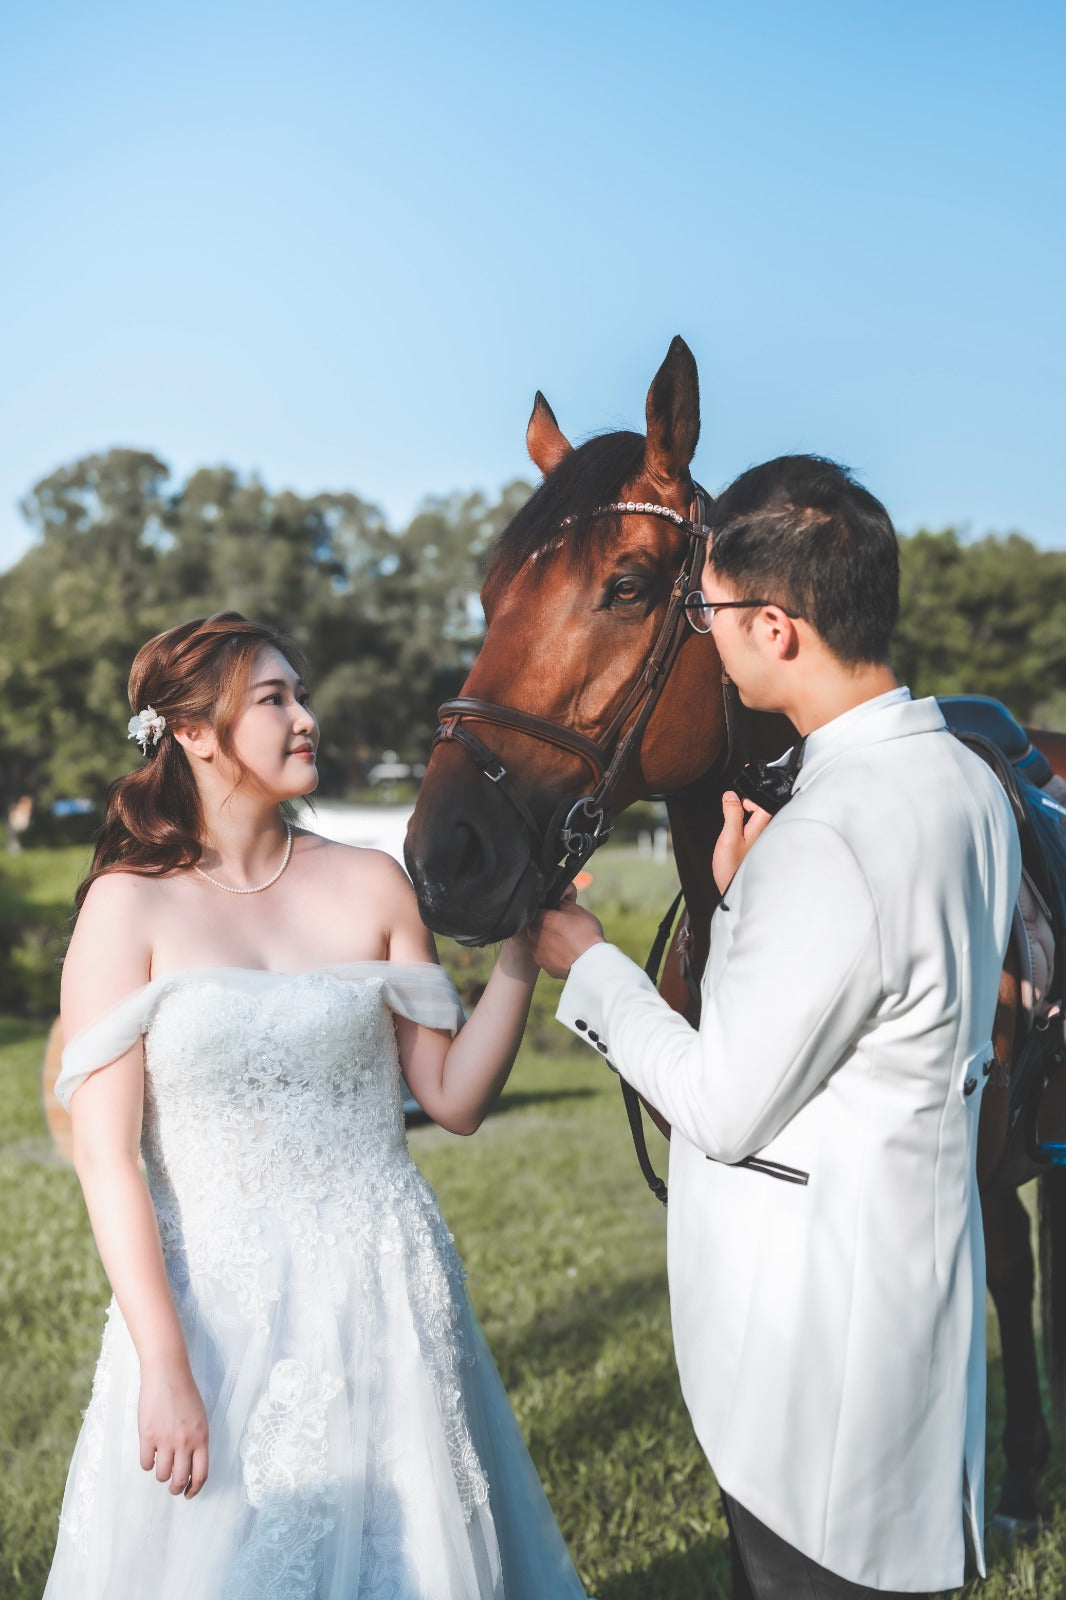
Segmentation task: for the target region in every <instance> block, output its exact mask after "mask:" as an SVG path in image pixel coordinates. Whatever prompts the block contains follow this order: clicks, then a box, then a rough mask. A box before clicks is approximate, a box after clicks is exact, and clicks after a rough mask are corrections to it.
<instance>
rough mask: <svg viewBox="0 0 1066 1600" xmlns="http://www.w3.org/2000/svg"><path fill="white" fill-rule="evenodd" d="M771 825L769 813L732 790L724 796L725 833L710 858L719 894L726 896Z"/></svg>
mask: <svg viewBox="0 0 1066 1600" xmlns="http://www.w3.org/2000/svg"><path fill="white" fill-rule="evenodd" d="M769 821H770V813H769V811H763V810H762V808H761V807H759V806H756V805H752V803H751V801H750V800H748V801H743V800H741V798H740V796H739V795H738V794H737V793H736V791H735V790H733V789H727V790H726V792H725V794H724V795H723V796H722V831H721V833H720V834H719V835H718V843H717V844H716V845H715V847H714V855H713V856H712V857H711V874H712V876H713V878H714V881H715V883H716V884H717V885H718V892H719V894H725V892H726V890H727V889H728V888H729V885H730V884H731V883H732V881H733V878H734V876H735V874H736V870H737V868H738V867H739V866H740V863H741V862H742V861H743V859H744V857H745V856H746V855H747V853H748V851H749V850H750V849H751V847H752V845H753V844H754V843H755V841H756V839H757V838H758V837H759V835H760V833H762V831H763V829H764V828H765V827H766V824H767V823H768V822H769Z"/></svg>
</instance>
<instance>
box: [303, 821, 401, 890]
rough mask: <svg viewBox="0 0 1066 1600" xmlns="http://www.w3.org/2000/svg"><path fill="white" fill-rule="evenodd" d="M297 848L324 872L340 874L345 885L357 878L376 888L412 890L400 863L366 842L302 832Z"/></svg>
mask: <svg viewBox="0 0 1066 1600" xmlns="http://www.w3.org/2000/svg"><path fill="white" fill-rule="evenodd" d="M301 849H302V850H304V851H306V852H307V854H308V857H309V859H312V860H314V863H315V865H316V867H317V868H318V869H319V870H321V871H323V872H327V873H331V874H332V873H336V874H338V875H340V876H342V877H343V879H344V882H345V883H346V884H350V883H351V882H352V881H353V880H355V879H361V880H362V881H363V882H364V884H370V883H373V884H374V885H376V886H377V887H380V888H384V887H386V886H392V888H393V889H394V890H396V891H397V892H401V893H402V892H403V890H405V889H406V891H407V892H408V893H412V892H413V891H412V890H411V880H410V879H409V878H408V876H407V874H406V872H405V871H404V870H403V868H402V867H401V865H400V863H399V862H398V861H396V860H394V858H393V857H392V856H390V855H389V854H388V852H387V851H385V850H374V849H371V848H370V847H369V846H367V845H360V844H340V843H339V842H338V841H337V840H336V839H322V838H320V837H319V836H318V835H317V834H304V835H303V836H302V840H301Z"/></svg>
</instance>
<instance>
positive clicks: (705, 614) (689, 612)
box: [685, 589, 799, 633]
mask: <svg viewBox="0 0 1066 1600" xmlns="http://www.w3.org/2000/svg"><path fill="white" fill-rule="evenodd" d="M772 605H777V602H776V600H705V599H704V598H703V594H702V593H701V591H700V590H699V589H692V590H690V591H689V593H688V594H687V595H686V596H685V616H686V617H687V618H688V620H689V622H690V623H691V624H692V626H693V628H694V629H695V630H696V632H697V633H710V631H711V623H712V622H713V621H714V614H715V612H716V611H740V610H741V609H742V608H744V607H752V606H772ZM777 609H778V610H779V611H785V608H784V606H778V607H777ZM798 615H799V613H798V612H796V611H785V616H786V617H795V616H798Z"/></svg>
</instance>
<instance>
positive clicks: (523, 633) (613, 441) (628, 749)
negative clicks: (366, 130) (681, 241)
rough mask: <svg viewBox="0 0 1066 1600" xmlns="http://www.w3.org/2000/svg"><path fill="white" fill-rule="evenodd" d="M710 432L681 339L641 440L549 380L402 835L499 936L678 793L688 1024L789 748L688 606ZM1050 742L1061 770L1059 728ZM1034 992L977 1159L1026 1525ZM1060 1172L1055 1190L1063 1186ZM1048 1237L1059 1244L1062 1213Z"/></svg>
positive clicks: (1005, 1027)
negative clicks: (1015, 1067)
mask: <svg viewBox="0 0 1066 1600" xmlns="http://www.w3.org/2000/svg"><path fill="white" fill-rule="evenodd" d="M698 436H699V387H698V377H697V372H696V364H695V361H694V360H693V357H692V354H691V352H690V351H689V349H688V347H687V346H686V345H685V343H684V341H683V340H681V339H679V338H677V339H675V340H674V341H673V343H672V344H671V346H670V350H669V353H668V354H667V357H666V359H665V361H664V362H663V365H662V366H661V367H660V369H659V371H658V372H657V373H656V375H655V378H654V380H653V381H652V384H651V388H650V389H649V391H648V397H647V435H646V437H645V436H644V435H641V434H636V433H610V434H605V435H602V436H600V437H597V438H593V439H591V440H589V441H588V442H587V443H585V444H583V445H581V446H580V447H578V448H577V449H574V448H572V447H571V445H570V444H569V442H568V441H567V439H566V438H565V436H564V435H563V433H562V432H561V431H560V429H559V426H558V424H557V422H556V420H555V417H554V415H553V413H552V411H551V408H550V407H549V406H548V404H547V402H546V401H545V400H544V398H543V396H542V395H540V394H539V393H538V395H537V397H536V401H535V404H534V407H533V414H532V416H531V418H530V421H529V426H528V429H527V433H526V442H527V445H528V449H529V453H530V455H531V457H532V459H533V461H534V462H535V463H536V465H537V466H538V467H539V468H540V470H541V472H542V473H543V474H544V481H543V483H542V484H541V486H540V488H539V489H538V490H537V491H536V492H535V493H534V494H533V496H532V497H531V498H530V500H529V501H528V502H527V504H526V505H525V506H524V507H523V509H522V510H521V511H520V512H519V513H518V514H517V516H516V517H515V518H514V519H513V520H512V522H511V523H510V524H509V525H508V527H507V528H506V529H505V530H504V532H503V533H502V534H501V536H500V539H499V541H498V544H497V546H496V549H495V552H494V556H493V561H492V564H491V568H490V571H489V575H488V578H487V581H486V583H485V587H484V590H483V593H482V601H483V605H484V610H485V617H486V623H487V631H486V635H485V641H484V644H483V646H482V649H481V652H480V654H479V656H478V658H477V661H476V662H475V664H474V666H473V669H472V670H471V673H470V676H469V678H468V679H467V682H466V684H465V685H464V688H463V691H462V695H461V697H460V698H459V699H458V700H456V701H453V702H450V703H449V704H448V705H447V706H445V707H443V708H442V724H441V728H440V729H439V730H438V736H437V741H436V743H435V746H434V750H433V753H432V756H431V758H430V761H429V765H428V768H427V771H426V775H425V778H424V780H423V783H422V788H421V793H420V796H419V801H418V805H417V807H416V809H415V813H414V816H413V817H412V819H411V824H410V828H409V830H408V835H407V846H406V857H407V864H408V868H409V870H410V873H411V877H412V879H413V881H414V884H415V888H416V890H417V892H418V897H419V903H420V906H421V910H422V915H423V917H424V919H425V921H426V923H427V924H428V925H429V926H430V927H431V928H433V929H434V930H435V931H437V932H439V933H445V934H449V935H451V936H453V937H454V938H457V939H460V940H462V941H463V942H466V943H470V944H484V943H487V942H489V941H492V940H498V939H501V938H504V937H506V935H508V934H509V933H512V932H514V931H515V930H516V929H519V928H521V927H523V926H525V924H526V923H527V922H528V921H529V920H530V919H531V918H532V917H533V916H534V915H535V913H536V912H537V910H538V909H539V907H540V906H541V905H542V904H543V903H544V902H545V900H546V899H549V900H550V899H551V898H552V897H553V896H556V895H557V894H558V892H559V890H560V888H561V885H562V883H563V882H564V881H566V880H567V879H568V878H569V877H571V876H572V875H573V873H574V872H575V871H576V869H577V867H578V866H579V865H580V864H581V862H582V861H583V860H584V859H585V858H586V857H587V855H588V854H589V853H591V850H592V849H594V848H595V846H596V844H598V843H599V842H600V840H601V839H602V837H604V836H605V833H606V831H608V830H609V823H610V819H611V818H612V817H613V816H616V815H617V814H618V813H619V812H621V811H622V810H624V808H625V807H626V806H628V805H629V804H631V803H632V802H633V801H634V800H636V799H639V798H646V797H650V796H654V795H663V796H665V797H666V805H667V810H668V813H669V819H670V828H671V834H672V839H673V848H674V854H675V858H676V862H677V869H678V875H679V879H680V883H681V888H682V891H683V894H684V902H685V907H686V911H687V916H686V918H685V920H684V922H683V924H682V926H681V929H680V930H679V933H678V936H677V938H676V939H675V941H674V943H673V945H672V948H671V952H670V957H669V959H668V962H667V967H666V972H665V975H664V980H663V985H662V990H663V994H664V995H665V996H666V998H667V999H668V1000H669V1001H670V1003H671V1004H672V1005H673V1006H674V1007H675V1009H677V1010H679V1011H681V1012H683V1013H685V1014H686V1015H688V1016H689V1018H690V1020H695V1016H696V1006H697V1004H698V1001H697V1000H696V999H695V998H694V985H693V982H692V980H693V978H695V979H698V975H699V974H700V973H701V972H702V970H703V965H704V962H705V960H706V956H707V949H708V938H709V925H710V919H711V914H712V912H713V911H714V909H715V907H716V905H717V903H718V898H719V897H718V892H717V890H716V888H715V885H714V881H713V879H712V876H711V870H710V862H711V854H712V850H713V846H714V841H715V838H716V837H717V833H718V831H719V829H720V827H721V821H722V808H721V797H722V792H723V789H724V787H726V786H727V783H728V781H729V780H730V778H731V775H732V774H733V773H734V772H735V771H736V769H737V767H738V766H739V765H740V763H741V762H743V761H745V760H748V759H751V758H757V757H766V756H772V755H777V754H779V753H780V752H781V751H782V750H783V749H784V748H786V747H787V745H788V744H789V743H790V742H791V738H790V730H789V728H788V726H787V724H783V723H782V721H781V719H778V718H773V717H768V716H763V715H752V714H750V713H744V714H743V716H741V715H739V707H738V706H737V703H736V700H735V695H734V694H732V693H731V691H730V689H729V687H728V686H726V687H725V689H724V690H723V689H720V688H719V684H720V683H721V682H722V672H721V665H720V662H719V660H718V656H717V653H716V650H715V646H714V642H713V638H712V637H711V636H710V635H702V636H701V635H698V634H696V633H695V632H693V631H692V630H691V629H689V628H688V627H687V626H686V624H685V621H684V615H683V601H684V594H685V592H686V591H687V590H688V589H692V588H698V585H699V577H700V570H701V567H702V559H703V548H704V540H705V538H706V532H707V530H706V528H705V527H704V525H703V519H704V515H705V508H706V506H707V505H708V504H709V502H708V501H707V500H706V497H705V496H704V495H703V492H702V491H701V490H700V489H699V487H698V486H697V485H696V484H694V482H693V480H692V477H691V475H690V470H689V468H690V463H691V461H692V457H693V454H694V451H695V448H696V442H697V439H698ZM1040 742H1041V744H1042V745H1043V746H1045V747H1046V748H1047V752H1048V755H1049V757H1050V759H1051V760H1052V762H1053V764H1055V765H1057V766H1058V767H1059V769H1060V770H1061V771H1066V761H1064V760H1063V757H1064V756H1066V741H1061V740H1058V739H1057V736H1054V735H1053V736H1051V738H1050V740H1046V741H1045V740H1041V741H1040ZM560 863H561V866H560ZM1019 996H1020V974H1019V970H1018V967H1017V964H1016V963H1013V962H1011V961H1008V964H1007V968H1006V970H1005V972H1004V978H1003V984H1002V987H1001V995H1000V1007H999V1012H998V1014H997V1023H996V1044H997V1061H998V1062H1000V1063H1003V1064H1004V1070H1002V1071H1000V1072H998V1073H994V1074H993V1076H992V1078H991V1080H990V1081H989V1084H988V1086H987V1087H986V1090H985V1093H984V1101H983V1108H982V1113H981V1137H980V1148H979V1156H978V1165H979V1179H980V1182H981V1191H982V1202H983V1207H984V1222H985V1241H986V1251H987V1262H988V1281H989V1287H990V1290H991V1292H992V1295H993V1298H994V1301H995V1304H996V1309H997V1313H998V1316H999V1322H1000V1329H1001V1337H1002V1348H1003V1370H1004V1378H1005V1386H1006V1399H1007V1423H1006V1429H1005V1434H1004V1446H1005V1451H1006V1457H1007V1463H1008V1471H1007V1475H1006V1479H1005V1482H1004V1485H1003V1488H1002V1492H1001V1498H1000V1504H999V1512H1000V1514H1001V1515H1003V1516H1005V1517H1007V1518H1010V1519H1012V1520H1020V1521H1031V1520H1034V1519H1035V1518H1036V1516H1037V1514H1038V1511H1039V1498H1038V1480H1039V1476H1040V1472H1041V1470H1042V1468H1043V1466H1044V1464H1045V1461H1046V1459H1047V1455H1048V1451H1049V1448H1050V1439H1049V1435H1048V1430H1047V1426H1046V1424H1045V1420H1044V1416H1043V1412H1042V1408H1041V1399H1040V1390H1039V1378H1038V1369H1037V1359H1036V1349H1035V1340H1034V1335H1033V1324H1032V1303H1033V1283H1034V1273H1033V1259H1032V1251H1031V1247H1030V1233H1029V1218H1028V1214H1027V1212H1026V1210H1025V1208H1024V1207H1023V1206H1022V1204H1021V1202H1020V1200H1019V1198H1018V1196H1017V1193H1016V1188H1017V1186H1018V1184H1019V1183H1023V1182H1026V1181H1028V1179H1029V1178H1031V1177H1033V1176H1035V1175H1036V1170H1037V1169H1036V1168H1035V1167H1034V1165H1033V1164H1032V1162H1031V1161H1030V1160H1029V1158H1028V1157H1027V1156H1026V1154H1025V1150H1024V1147H1023V1143H1022V1140H1021V1139H1020V1137H1019V1136H1017V1133H1016V1131H1015V1133H1014V1134H1011V1136H1010V1137H1008V1133H1009V1120H1010V1119H1009V1104H1010V1090H1009V1078H1010V1074H1009V1070H1007V1065H1008V1064H1009V1063H1010V1062H1011V1061H1012V1058H1013V1056H1014V1053H1015V1046H1016V1043H1017V1042H1018V1040H1019V1037H1020V1031H1021V1018H1022V1012H1021V1008H1020V1003H1019ZM1049 1119H1050V1123H1051V1125H1054V1126H1059V1127H1062V1128H1064V1129H1066V1102H1064V1103H1063V1105H1062V1106H1061V1115H1060V1107H1059V1106H1057V1105H1054V1104H1052V1101H1051V1099H1050V1098H1048V1099H1047V1100H1046V1103H1045V1108H1044V1120H1045V1122H1048V1120H1049ZM656 1120H659V1119H658V1118H657V1119H656ZM660 1126H661V1127H662V1123H661V1121H660ZM663 1131H664V1132H666V1133H668V1131H669V1130H668V1129H666V1128H665V1127H664V1128H663ZM1042 1133H1043V1137H1045V1138H1047V1137H1048V1130H1047V1127H1044V1128H1043V1129H1042ZM1045 1170H1046V1169H1045ZM1059 1176H1060V1174H1058V1173H1057V1172H1051V1173H1049V1174H1048V1178H1047V1181H1046V1182H1045V1184H1044V1185H1042V1188H1043V1189H1045V1190H1048V1191H1049V1192H1050V1193H1051V1195H1052V1196H1053V1197H1054V1198H1056V1199H1058V1198H1059V1196H1060V1193H1061V1185H1060V1184H1059V1183H1058V1182H1057V1181H1056V1180H1057V1179H1058V1178H1059ZM1060 1208H1061V1200H1060ZM1047 1238H1048V1239H1049V1240H1050V1242H1051V1244H1052V1246H1058V1245H1059V1243H1060V1241H1061V1240H1063V1239H1066V1210H1064V1211H1063V1214H1062V1216H1061V1217H1053V1218H1052V1225H1051V1226H1049V1228H1048V1230H1047ZM1045 1276H1046V1278H1047V1280H1048V1282H1047V1283H1046V1284H1045V1287H1049V1286H1050V1276H1051V1274H1050V1273H1048V1274H1046V1275H1045Z"/></svg>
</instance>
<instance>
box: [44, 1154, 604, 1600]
mask: <svg viewBox="0 0 1066 1600" xmlns="http://www.w3.org/2000/svg"><path fill="white" fill-rule="evenodd" d="M420 1187H421V1186H420ZM422 1196H423V1197H424V1198H423V1200H422V1203H421V1204H420V1205H419V1206H418V1208H417V1211H418V1221H417V1223H416V1224H415V1225H414V1228H413V1230H412V1213H411V1210H410V1207H409V1206H408V1209H407V1211H406V1213H405V1214H404V1215H403V1217H402V1218H401V1217H399V1216H396V1215H394V1216H393V1217H392V1218H388V1217H386V1218H385V1219H382V1221H381V1224H380V1226H377V1227H375V1229H374V1230H373V1237H372V1238H367V1237H364V1238H362V1239H360V1240H358V1241H356V1240H352V1239H345V1238H344V1237H338V1236H337V1235H336V1234H335V1233H331V1231H330V1228H329V1226H328V1221H327V1224H326V1225H322V1226H319V1227H316V1229H315V1231H314V1233H313V1236H311V1237H308V1236H307V1235H306V1233H305V1235H304V1236H303V1237H300V1238H297V1237H294V1236H293V1235H292V1232H291V1230H289V1229H287V1228H285V1227H283V1226H281V1225H280V1224H277V1223H275V1224H273V1225H272V1226H273V1230H274V1232H273V1238H272V1239H271V1240H270V1244H271V1248H270V1249H268V1250H266V1251H263V1252H262V1256H263V1260H262V1261H261V1262H260V1265H259V1269H258V1270H259V1273H260V1281H261V1283H262V1284H263V1285H264V1286H265V1293H264V1296H263V1297H262V1299H261V1301H260V1302H259V1303H258V1304H257V1305H255V1306H253V1307H250V1306H249V1303H248V1297H247V1294H246V1293H244V1292H243V1288H242V1283H241V1280H240V1275H239V1274H237V1275H236V1276H235V1278H234V1282H233V1284H232V1285H230V1286H229V1287H227V1288H225V1290H224V1292H221V1291H220V1286H219V1283H218V1281H217V1278H216V1279H214V1280H213V1281H212V1283H211V1284H210V1286H209V1287H210V1293H209V1294H208V1293H206V1288H207V1286H205V1285H203V1284H198V1282H197V1277H196V1274H195V1272H192V1271H190V1270H188V1265H187V1263H184V1262H183V1261H182V1260H181V1258H180V1255H178V1256H173V1257H168V1270H169V1271H170V1272H171V1280H172V1287H173V1290H174V1297H175V1303H176V1304H177V1306H178V1309H179V1315H180V1316H181V1318H182V1322H183V1325H184V1328H185V1333H186V1340H187V1344H188V1349H189V1356H190V1361H191V1363H192V1368H193V1373H194V1376H195V1377H196V1380H197V1383H198V1385H199V1387H200V1391H201V1394H202V1395H203V1398H204V1402H205V1405H206V1407H207V1411H208V1418H209V1425H210V1468H209V1477H208V1481H207V1483H206V1485H205V1487H204V1488H203V1489H202V1490H201V1492H200V1494H199V1495H197V1496H196V1497H195V1498H194V1499H192V1500H188V1501H187V1500H185V1499H184V1498H183V1497H181V1496H176V1497H175V1496H172V1495H171V1494H170V1492H169V1489H168V1488H167V1487H166V1486H165V1485H162V1484H160V1483H158V1482H157V1481H156V1480H155V1477H154V1475H153V1474H152V1473H150V1472H148V1473H146V1472H144V1471H143V1470H142V1468H141V1466H140V1463H139V1459H138V1455H139V1451H138V1441H137V1418H136V1410H137V1396H138V1384H139V1368H138V1361H137V1356H136V1352H135V1350H134V1348H133V1344H132V1341H131V1339H130V1336H129V1333H128V1331H127V1329H126V1326H125V1323H124V1322H123V1320H122V1317H121V1314H120V1313H119V1311H118V1309H117V1307H115V1306H114V1305H112V1307H111V1309H110V1311H109V1314H108V1321H107V1326H106V1329H105V1333H104V1340H103V1347H102V1350H101V1355H100V1361H99V1364H98V1367H97V1372H96V1378H95V1381H94V1386H93V1395H92V1400H91V1403H90V1406H89V1409H88V1411H87V1413H86V1417H85V1423H84V1426H83V1428H82V1431H81V1435H80V1437H79V1440H78V1444H77V1448H76V1450H75V1454H74V1458H73V1461H72V1463H71V1468H70V1474H69V1477H68V1480H67V1488H66V1493H65V1496H64V1501H63V1511H62V1515H61V1519H60V1535H59V1543H58V1546H57V1550H56V1555H55V1560H54V1563H53V1567H52V1572H51V1576H50V1578H49V1582H48V1587H47V1589H46V1591H45V1600H133V1597H139V1596H150V1597H152V1600H490V1597H491V1600H583V1597H584V1589H583V1588H582V1585H581V1582H580V1580H579V1578H578V1576H577V1573H576V1571H575V1569H574V1567H573V1565H572V1563H571V1561H570V1558H569V1556H568V1554H567V1551H566V1548H565V1546H564V1544H563V1541H562V1537H561V1535H560V1533H559V1530H558V1527H557V1526H556V1523H555V1519H554V1517H553V1515H552V1512H551V1509H550V1507H549V1505H548V1503H547V1500H546V1498H545V1495H544V1491H543V1489H542V1487H541V1484H540V1481H539V1479H538V1477H537V1473H536V1469H535V1468H534V1466H533V1463H532V1461H531V1459H530V1456H529V1452H528V1451H527V1449H526V1445H525V1441H524V1439H523V1438H522V1434H521V1430H520V1429H519V1427H518V1424H517V1421H516V1419H515V1417H514V1413H513V1412H512V1410H511V1406H510V1402H509V1401H508V1399H507V1395H506V1392H505V1390H504V1388H503V1385H502V1383H501V1382H500V1378H499V1375H498V1373H497V1371H496V1368H495V1365H494V1363H493V1360H492V1356H491V1355H490V1353H489V1350H488V1347H487V1345H486V1343H485V1340H484V1337H483V1335H482V1333H481V1330H480V1327H479V1326H478V1324H477V1321H476V1318H475V1316H474V1313H473V1311H472V1308H471V1307H470V1304H469V1300H468V1298H467V1295H466V1290H465V1287H464V1285H463V1281H462V1270H461V1267H460V1265H459V1262H458V1259H457V1257H456V1256H455V1253H454V1248H453V1247H452V1245H451V1241H450V1237H449V1236H448V1235H447V1233H446V1231H445V1230H444V1228H443V1224H442V1223H441V1222H440V1216H439V1212H437V1211H436V1209H435V1202H434V1201H432V1200H431V1198H430V1197H429V1192H428V1190H422ZM409 1200H410V1195H408V1201H409ZM412 1231H414V1233H415V1234H416V1235H417V1237H416V1238H415V1239H412V1237H411V1234H412ZM259 1236H260V1238H262V1237H263V1229H262V1227H260V1229H259ZM245 1287H246V1286H245ZM208 1301H209V1302H210V1310H209V1312H208V1311H206V1310H205V1303H206V1302H208Z"/></svg>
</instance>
